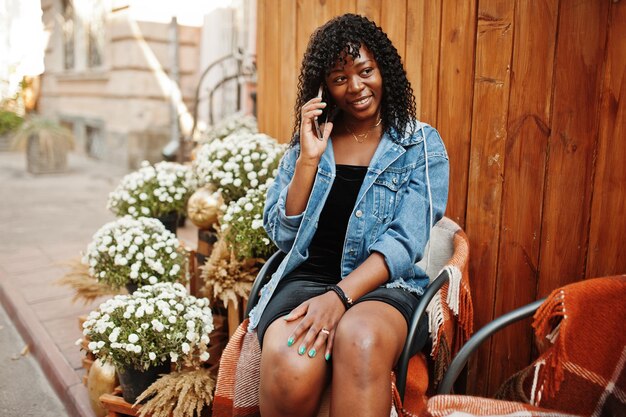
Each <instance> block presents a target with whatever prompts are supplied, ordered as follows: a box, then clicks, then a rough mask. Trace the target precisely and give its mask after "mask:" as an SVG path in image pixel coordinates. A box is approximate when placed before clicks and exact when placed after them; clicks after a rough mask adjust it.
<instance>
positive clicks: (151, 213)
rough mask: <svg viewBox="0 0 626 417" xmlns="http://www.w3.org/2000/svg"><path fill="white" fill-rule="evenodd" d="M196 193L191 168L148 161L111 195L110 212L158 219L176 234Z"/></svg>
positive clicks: (108, 206) (109, 201)
mask: <svg viewBox="0 0 626 417" xmlns="http://www.w3.org/2000/svg"><path fill="white" fill-rule="evenodd" d="M195 189H196V183H195V180H194V175H193V172H192V170H191V168H190V167H189V166H187V165H182V164H178V163H175V162H158V163H156V164H155V165H154V166H152V165H150V163H149V162H148V161H143V162H142V163H141V168H139V170H137V171H134V172H131V173H130V174H128V175H126V176H125V177H124V178H122V180H121V181H120V183H119V185H118V186H117V188H116V189H115V190H114V191H113V192H111V193H110V194H109V199H108V202H107V208H108V209H109V210H111V211H112V212H113V213H114V214H115V215H116V216H125V215H130V216H133V217H141V216H143V217H155V218H158V219H159V220H160V221H161V222H162V223H164V224H165V225H166V227H167V228H168V230H170V231H171V232H173V233H176V225H177V223H178V217H179V216H180V215H183V214H184V213H185V210H186V204H187V200H188V199H189V197H190V196H191V194H193V192H194V191H195Z"/></svg>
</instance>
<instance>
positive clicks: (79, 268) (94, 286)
mask: <svg viewBox="0 0 626 417" xmlns="http://www.w3.org/2000/svg"><path fill="white" fill-rule="evenodd" d="M64 265H65V266H67V267H69V268H70V270H69V272H68V273H66V274H65V275H63V277H61V278H60V279H58V280H57V281H56V284H58V285H66V286H68V287H70V288H72V289H74V290H75V291H76V294H74V297H73V298H72V302H76V301H78V300H81V301H82V302H83V304H85V305H87V304H89V303H91V302H92V301H94V300H95V299H97V298H99V297H103V296H107V295H117V294H122V293H125V292H126V290H125V289H123V288H119V289H115V288H112V287H109V286H108V285H105V284H103V283H101V282H98V280H96V279H95V278H94V277H92V276H91V275H89V267H88V266H87V265H84V264H83V263H82V262H81V261H80V260H79V259H73V260H71V261H68V262H65V263H64Z"/></svg>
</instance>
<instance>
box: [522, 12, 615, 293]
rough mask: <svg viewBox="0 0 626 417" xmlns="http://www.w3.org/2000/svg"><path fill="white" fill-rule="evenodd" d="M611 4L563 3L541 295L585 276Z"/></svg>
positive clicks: (547, 186) (547, 184) (546, 205)
mask: <svg viewBox="0 0 626 417" xmlns="http://www.w3.org/2000/svg"><path fill="white" fill-rule="evenodd" d="M609 5H610V3H609V2H603V1H596V0H586V1H581V2H576V4H574V3H573V2H567V1H564V2H562V3H561V5H560V11H559V35H558V43H557V50H556V51H557V52H556V61H555V68H556V71H555V79H554V85H555V87H554V98H553V105H552V112H553V117H552V133H551V137H550V144H549V145H550V148H549V149H550V151H549V157H548V169H547V182H546V194H545V202H544V210H543V218H542V232H541V253H540V262H539V268H540V269H539V270H540V272H539V274H540V279H539V288H538V290H539V296H544V295H547V294H548V293H550V291H552V290H553V289H555V288H557V287H560V286H562V285H565V284H567V283H570V282H574V281H579V280H581V279H583V278H584V274H585V256H586V250H587V244H588V227H589V216H590V212H591V210H590V205H591V188H592V178H593V156H594V151H595V146H596V139H597V137H598V110H597V109H598V103H599V97H600V91H601V85H602V84H601V81H602V70H603V60H604V52H603V50H604V47H605V44H606V33H607V30H606V28H607V23H608V9H609ZM529 191H530V190H529Z"/></svg>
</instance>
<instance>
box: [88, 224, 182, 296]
mask: <svg viewBox="0 0 626 417" xmlns="http://www.w3.org/2000/svg"><path fill="white" fill-rule="evenodd" d="M82 262H83V263H84V264H85V265H87V266H88V267H89V274H90V275H91V276H93V277H94V278H96V279H97V280H98V281H100V282H102V283H105V284H107V285H108V286H110V287H112V288H119V287H121V286H126V287H127V288H128V290H129V292H132V291H133V290H134V289H135V288H136V287H137V286H142V285H148V284H156V283H157V282H174V281H183V282H184V281H186V279H187V273H188V271H187V267H188V254H187V251H186V250H185V249H184V248H183V247H182V245H181V244H180V242H179V241H178V239H177V238H176V235H174V234H173V233H172V232H170V231H168V230H166V229H165V226H163V224H162V223H161V222H159V221H158V220H156V219H153V218H148V217H139V218H137V219H135V218H133V217H131V216H124V217H122V218H120V219H117V220H115V221H112V222H109V223H107V224H105V225H104V226H102V227H101V228H100V229H99V230H98V231H97V232H96V233H95V234H94V236H93V239H92V241H91V242H90V243H89V245H88V246H87V250H86V252H85V253H84V254H83V258H82Z"/></svg>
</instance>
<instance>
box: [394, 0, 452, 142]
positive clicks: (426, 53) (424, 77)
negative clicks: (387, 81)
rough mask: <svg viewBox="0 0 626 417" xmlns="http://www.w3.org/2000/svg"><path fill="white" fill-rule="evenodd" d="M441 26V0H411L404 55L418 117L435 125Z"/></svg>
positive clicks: (408, 5)
mask: <svg viewBox="0 0 626 417" xmlns="http://www.w3.org/2000/svg"><path fill="white" fill-rule="evenodd" d="M440 27H441V0H438V1H433V0H415V1H409V2H408V4H407V11H406V48H405V55H404V56H403V59H404V62H405V68H406V72H407V76H408V78H409V81H410V82H411V86H412V87H413V92H414V94H415V106H416V110H417V118H418V119H419V120H421V121H423V122H426V123H430V124H431V125H433V126H435V127H437V102H438V93H439V88H438V87H439V45H440V43H441V42H440ZM444 142H445V138H444Z"/></svg>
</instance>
